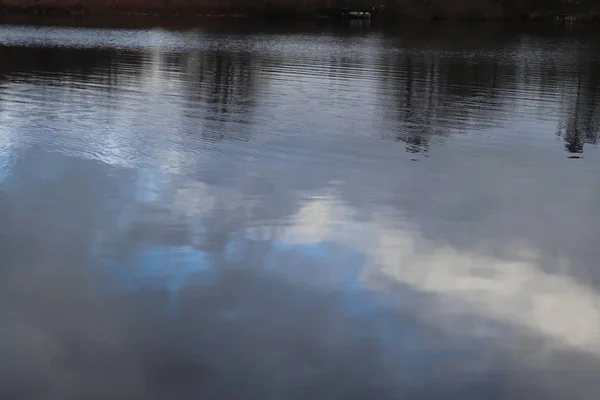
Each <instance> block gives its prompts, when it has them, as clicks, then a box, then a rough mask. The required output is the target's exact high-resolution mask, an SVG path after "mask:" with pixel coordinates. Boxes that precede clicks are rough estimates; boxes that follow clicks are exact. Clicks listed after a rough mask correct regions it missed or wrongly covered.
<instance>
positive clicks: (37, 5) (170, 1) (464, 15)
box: [0, 0, 600, 21]
mask: <svg viewBox="0 0 600 400" xmlns="http://www.w3.org/2000/svg"><path fill="white" fill-rule="evenodd" d="M341 9H361V10H376V11H377V12H376V13H373V15H377V16H381V17H384V18H389V19H401V18H411V19H479V20H491V19H513V20H514V19H557V18H565V19H569V20H572V19H576V20H579V21H600V0H0V10H1V11H2V12H4V13H24V14H73V15H75V14H86V15H93V14H159V15H185V16H190V15H195V16H227V17H232V16H246V17H277V18H279V17H291V18H306V17H314V16H318V15H321V16H335V15H339V14H337V13H336V12H335V11H336V10H341Z"/></svg>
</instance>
